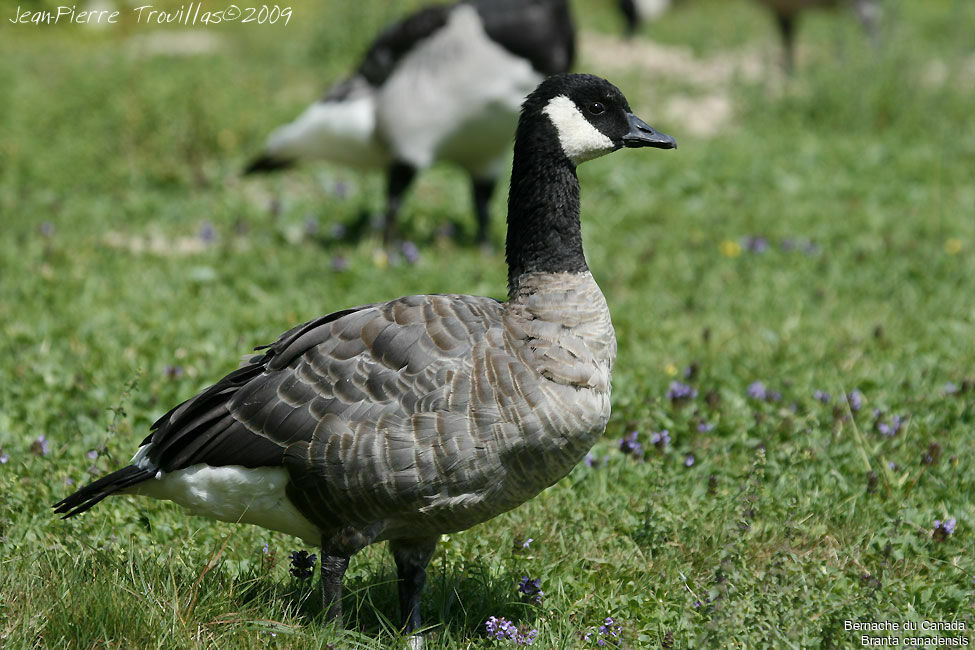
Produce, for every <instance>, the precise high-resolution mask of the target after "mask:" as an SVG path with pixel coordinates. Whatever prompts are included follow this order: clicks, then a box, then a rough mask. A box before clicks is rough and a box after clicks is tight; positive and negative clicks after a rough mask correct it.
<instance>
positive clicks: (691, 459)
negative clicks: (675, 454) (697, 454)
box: [684, 454, 694, 467]
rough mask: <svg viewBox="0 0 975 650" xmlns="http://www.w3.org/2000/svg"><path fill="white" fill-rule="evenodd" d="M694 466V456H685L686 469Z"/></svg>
mask: <svg viewBox="0 0 975 650" xmlns="http://www.w3.org/2000/svg"><path fill="white" fill-rule="evenodd" d="M693 464H694V454H687V455H686V456H684V467H690V466H692V465H693Z"/></svg>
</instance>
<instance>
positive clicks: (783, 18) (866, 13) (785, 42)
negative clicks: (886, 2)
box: [758, 0, 880, 72]
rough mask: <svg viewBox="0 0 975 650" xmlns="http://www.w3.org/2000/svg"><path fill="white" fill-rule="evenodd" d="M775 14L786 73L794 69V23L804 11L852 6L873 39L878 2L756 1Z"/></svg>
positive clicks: (854, 0) (852, 0)
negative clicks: (815, 8) (816, 8)
mask: <svg viewBox="0 0 975 650" xmlns="http://www.w3.org/2000/svg"><path fill="white" fill-rule="evenodd" d="M758 2H759V3H761V4H763V5H765V6H767V7H768V8H769V9H771V10H772V12H773V13H774V14H775V21H776V24H778V26H779V34H780V35H781V36H782V47H783V64H784V66H785V69H786V71H787V72H792V70H793V69H794V68H795V58H796V52H795V51H796V44H795V31H796V21H797V20H798V18H799V15H800V14H801V13H802V12H803V11H804V10H806V9H810V8H813V7H838V6H841V5H847V6H848V5H852V6H853V9H854V11H855V12H856V15H857V18H859V20H860V22H861V24H863V27H864V29H866V30H867V33H868V34H870V36H871V37H875V35H876V31H877V20H878V18H879V15H880V7H879V3H878V0H758Z"/></svg>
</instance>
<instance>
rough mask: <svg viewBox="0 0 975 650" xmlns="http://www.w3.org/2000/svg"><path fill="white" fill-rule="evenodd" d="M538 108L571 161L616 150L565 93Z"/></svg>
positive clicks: (585, 159)
mask: <svg viewBox="0 0 975 650" xmlns="http://www.w3.org/2000/svg"><path fill="white" fill-rule="evenodd" d="M542 112H543V113H545V114H546V115H548V119H550V120H552V124H554V125H555V130H556V131H558V133H559V144H561V145H562V151H564V152H565V155H566V156H568V158H569V160H571V161H572V162H574V163H576V164H579V163H581V162H585V161H587V160H592V159H593V158H598V157H599V156H602V155H605V154H608V153H610V152H612V151H615V150H616V147H615V146H613V141H612V140H610V139H609V138H608V137H607V136H606V134H605V133H603V132H602V131H600V130H599V129H597V128H596V127H595V126H593V125H592V123H590V122H589V120H587V119H586V118H585V116H584V115H583V114H582V113H581V112H580V111H579V108H578V107H577V106H576V104H575V102H574V101H572V100H571V99H569V98H568V97H566V96H565V95H559V96H558V97H553V98H552V99H550V100H549V102H548V104H546V105H545V108H544V109H543V111H542Z"/></svg>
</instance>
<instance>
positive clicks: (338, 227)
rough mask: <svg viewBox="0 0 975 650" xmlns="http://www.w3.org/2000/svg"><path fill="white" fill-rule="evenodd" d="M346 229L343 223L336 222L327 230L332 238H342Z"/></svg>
mask: <svg viewBox="0 0 975 650" xmlns="http://www.w3.org/2000/svg"><path fill="white" fill-rule="evenodd" d="M346 232H347V230H346V227H345V224H343V223H337V224H334V225H333V226H332V228H331V230H330V232H329V234H331V235H332V239H343V238H344V237H345V234H346Z"/></svg>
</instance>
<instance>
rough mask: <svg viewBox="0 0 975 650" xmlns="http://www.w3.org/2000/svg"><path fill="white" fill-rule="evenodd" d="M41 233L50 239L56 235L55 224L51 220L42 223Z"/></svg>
mask: <svg viewBox="0 0 975 650" xmlns="http://www.w3.org/2000/svg"><path fill="white" fill-rule="evenodd" d="M39 229H40V231H41V234H42V235H44V236H45V237H47V238H48V239H50V238H51V237H53V236H54V224H53V223H51V222H50V221H44V222H42V223H41V225H40V228H39Z"/></svg>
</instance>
